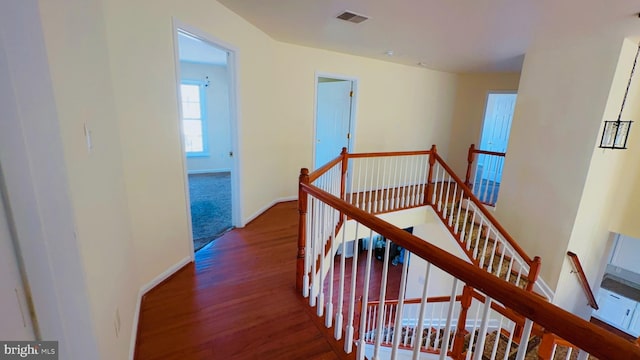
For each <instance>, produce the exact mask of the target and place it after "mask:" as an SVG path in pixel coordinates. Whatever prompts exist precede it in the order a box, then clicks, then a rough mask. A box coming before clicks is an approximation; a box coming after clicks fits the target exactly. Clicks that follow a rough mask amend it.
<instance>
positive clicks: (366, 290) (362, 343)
mask: <svg viewBox="0 0 640 360" xmlns="http://www.w3.org/2000/svg"><path fill="white" fill-rule="evenodd" d="M373 235H374V233H373V230H371V231H370V233H369V242H370V243H369V246H368V251H367V266H366V269H365V276H364V286H363V288H362V305H363V306H362V309H363V311H366V310H365V309H366V306H365V304H367V303H368V302H369V280H370V279H371V257H372V253H373ZM365 315H366V314H364V313H362V315H361V316H360V318H361V320H360V329H364V325H365V324H364V322H365ZM359 343H360V345H359V346H358V354H357V355H358V359H360V360H364V347H365V340H364V337H363V336H362V334H360V340H359Z"/></svg>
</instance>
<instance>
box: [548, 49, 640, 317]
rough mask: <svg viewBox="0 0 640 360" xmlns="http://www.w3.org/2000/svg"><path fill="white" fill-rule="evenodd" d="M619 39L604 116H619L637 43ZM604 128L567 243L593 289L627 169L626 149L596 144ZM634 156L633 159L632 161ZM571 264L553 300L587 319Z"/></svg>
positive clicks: (634, 103)
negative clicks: (576, 256)
mask: <svg viewBox="0 0 640 360" xmlns="http://www.w3.org/2000/svg"><path fill="white" fill-rule="evenodd" d="M621 45H622V46H621V50H619V51H618V53H619V59H618V61H617V66H616V70H615V75H614V76H613V80H612V82H611V86H610V93H609V96H608V100H607V103H606V107H605V111H604V116H603V118H602V120H605V119H607V120H614V119H616V118H617V117H618V113H619V112H620V104H622V99H623V97H624V92H625V89H626V87H627V83H628V81H629V73H630V72H631V68H632V66H633V59H634V57H635V53H636V50H637V45H636V44H635V43H633V42H632V41H630V40H625V41H624V42H623V43H622V44H621ZM638 90H639V88H638V87H637V86H636V87H634V88H633V89H631V91H630V92H629V96H628V98H627V103H626V106H625V107H626V108H627V109H626V110H627V111H626V112H625V114H624V116H625V118H627V116H631V118H634V119H636V118H637V116H638V115H640V101H639V100H640V98H639V95H640V91H638ZM601 124H604V122H601ZM602 131H603V126H601V127H600V129H599V131H598V133H597V136H596V139H594V140H595V141H594V150H593V155H592V157H591V162H590V165H589V172H588V175H587V179H586V182H585V186H584V190H583V192H582V198H581V200H580V205H579V208H578V213H577V216H576V220H575V223H574V225H573V231H572V233H571V237H570V240H569V244H568V250H569V251H572V252H574V253H576V254H577V255H578V257H579V259H580V262H581V264H582V267H583V268H584V271H585V274H586V276H587V279H588V280H589V284H590V286H591V288H592V289H595V290H596V291H597V289H599V287H600V281H601V279H602V276H603V274H604V270H605V267H606V264H607V262H608V260H609V257H610V251H611V248H612V245H613V244H612V242H613V237H612V236H611V235H610V232H609V229H610V224H611V221H612V220H613V219H614V218H615V217H617V214H616V209H617V208H618V207H619V205H618V198H617V191H618V189H619V187H618V179H620V178H624V177H626V171H627V169H626V167H625V166H624V165H625V160H626V158H627V153H626V152H625V151H620V150H605V149H600V148H598V147H597V145H598V144H599V142H600V136H601V134H602ZM637 159H638V158H636V159H635V160H636V162H637ZM632 202H633V201H632ZM636 218H637V217H636ZM636 222H637V221H636ZM572 270H573V268H572V266H571V264H570V262H569V259H568V257H566V256H565V259H564V264H563V266H562V271H561V273H560V278H559V280H558V286H557V289H556V296H555V299H554V302H555V303H556V304H558V305H559V306H561V307H562V308H564V309H566V310H569V311H571V312H573V313H574V314H576V315H579V316H582V317H584V318H585V319H589V317H590V316H591V310H592V309H591V308H590V307H589V306H588V304H587V301H586V295H584V292H583V290H582V289H581V287H580V284H579V282H578V280H577V278H576V275H575V273H572Z"/></svg>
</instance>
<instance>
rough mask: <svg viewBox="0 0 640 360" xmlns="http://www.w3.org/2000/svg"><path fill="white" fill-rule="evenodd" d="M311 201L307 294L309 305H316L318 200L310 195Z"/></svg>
mask: <svg viewBox="0 0 640 360" xmlns="http://www.w3.org/2000/svg"><path fill="white" fill-rule="evenodd" d="M310 199H311V203H312V209H313V210H312V214H313V216H312V217H311V219H312V224H311V279H310V281H311V296H309V305H310V306H311V307H314V306H316V303H317V300H318V299H317V296H318V293H317V288H318V279H317V278H316V274H317V271H316V259H318V245H317V242H318V219H317V217H318V216H319V209H318V201H317V199H316V198H314V197H310Z"/></svg>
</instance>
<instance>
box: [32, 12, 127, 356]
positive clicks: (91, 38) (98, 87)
mask: <svg viewBox="0 0 640 360" xmlns="http://www.w3.org/2000/svg"><path fill="white" fill-rule="evenodd" d="M39 9H40V16H41V21H42V28H43V35H44V43H45V47H46V57H47V61H48V68H49V70H50V73H51V80H52V88H53V92H54V97H55V113H56V115H57V117H58V123H59V127H60V137H61V141H62V149H63V155H64V163H65V167H64V170H65V171H66V177H67V183H66V184H65V186H67V188H68V191H69V195H70V198H71V209H69V210H70V211H72V214H70V215H71V216H73V218H74V220H75V228H74V229H73V232H72V233H71V234H70V235H69V236H71V237H72V238H73V239H74V240H75V242H76V244H75V246H76V247H77V248H74V249H71V248H66V249H65V248H62V249H57V248H56V247H53V248H50V249H49V252H50V255H49V256H50V257H52V258H61V257H60V256H59V254H58V253H59V252H62V251H72V250H75V251H79V252H80V257H81V261H82V265H83V272H82V275H84V277H85V279H86V291H85V293H82V292H73V294H74V297H78V298H81V297H82V296H88V298H89V302H90V316H89V317H84V316H82V315H75V316H69V317H68V318H67V319H65V321H69V322H80V323H84V324H86V326H92V327H93V329H92V331H93V335H94V336H95V340H94V341H96V342H97V345H98V350H97V351H95V350H94V353H92V354H90V355H84V356H61V358H62V357H64V358H92V359H97V358H100V359H126V358H128V357H129V349H130V342H131V335H132V328H133V319H134V312H135V308H136V301H137V298H138V291H139V286H138V283H137V276H136V272H137V268H136V265H135V258H134V257H135V254H134V252H133V246H132V238H131V224H130V222H129V209H128V204H127V195H128V194H127V192H126V187H125V177H124V169H123V157H124V156H125V155H124V154H123V152H122V146H121V142H120V133H119V126H118V122H117V114H116V107H115V102H114V97H113V88H112V82H111V71H110V67H109V57H108V48H107V42H106V38H105V28H104V17H103V12H102V8H101V5H100V2H99V1H98V0H68V1H63V2H52V1H47V0H41V1H39ZM39 85H40V84H39V83H38V82H37V81H36V82H31V83H29V86H31V87H37V86H39ZM60 171H62V169H61V170H60ZM58 211H60V212H64V211H65V209H64V208H60V209H59V210H58ZM60 281H73V278H62V279H61V280H60ZM59 291H64V288H61V289H60V290H59ZM70 304H73V301H70ZM87 332H88V330H87ZM51 340H54V339H51ZM96 352H97V353H96Z"/></svg>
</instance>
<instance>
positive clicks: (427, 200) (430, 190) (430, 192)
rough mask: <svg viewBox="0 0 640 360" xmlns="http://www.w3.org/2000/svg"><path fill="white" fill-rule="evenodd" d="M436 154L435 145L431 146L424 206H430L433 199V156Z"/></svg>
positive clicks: (434, 160) (434, 158) (434, 161)
mask: <svg viewBox="0 0 640 360" xmlns="http://www.w3.org/2000/svg"><path fill="white" fill-rule="evenodd" d="M437 153H438V149H437V148H436V145H435V144H433V145H431V149H430V150H429V172H428V174H427V187H426V190H425V192H424V204H425V205H431V199H432V198H433V166H434V165H435V164H436V157H435V155H436V154H437Z"/></svg>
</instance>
